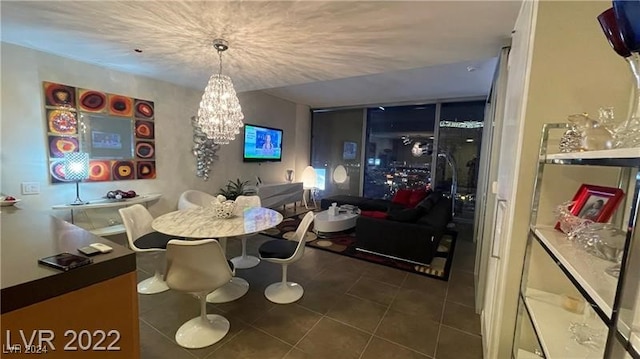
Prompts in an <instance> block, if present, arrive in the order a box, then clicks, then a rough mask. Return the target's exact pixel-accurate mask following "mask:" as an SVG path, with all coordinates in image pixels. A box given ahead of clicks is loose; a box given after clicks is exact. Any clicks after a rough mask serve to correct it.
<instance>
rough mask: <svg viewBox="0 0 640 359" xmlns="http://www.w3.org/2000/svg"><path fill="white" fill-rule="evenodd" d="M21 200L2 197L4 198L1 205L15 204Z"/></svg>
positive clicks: (0, 202)
mask: <svg viewBox="0 0 640 359" xmlns="http://www.w3.org/2000/svg"><path fill="white" fill-rule="evenodd" d="M18 202H20V200H19V199H17V198H16V199H12V200H6V199H4V198H2V200H1V201H0V207H9V206H13V205H14V204H16V203H18Z"/></svg>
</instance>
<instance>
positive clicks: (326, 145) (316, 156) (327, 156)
mask: <svg viewBox="0 0 640 359" xmlns="http://www.w3.org/2000/svg"><path fill="white" fill-rule="evenodd" d="M363 122H364V109H352V110H332V111H314V112H313V116H312V121H311V166H313V168H314V169H315V170H316V173H317V174H318V175H317V179H318V183H317V189H318V190H317V191H318V193H317V194H318V196H319V197H320V198H322V197H327V196H331V195H337V194H346V195H354V196H358V195H359V194H360V169H361V158H362V156H361V153H362V152H361V151H362V128H363ZM338 166H342V167H343V168H344V169H345V172H346V178H345V176H344V172H342V171H340V172H341V173H342V174H343V175H341V176H337V177H336V176H334V172H335V171H336V168H338Z"/></svg>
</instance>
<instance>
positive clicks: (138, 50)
mask: <svg viewBox="0 0 640 359" xmlns="http://www.w3.org/2000/svg"><path fill="white" fill-rule="evenodd" d="M133 51H135V52H137V53H141V52H142V50H140V49H134V50H133Z"/></svg>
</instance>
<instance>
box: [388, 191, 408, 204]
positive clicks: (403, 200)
mask: <svg viewBox="0 0 640 359" xmlns="http://www.w3.org/2000/svg"><path fill="white" fill-rule="evenodd" d="M411 193H412V191H411V190H410V189H399V190H398V192H396V194H394V195H393V199H391V202H393V203H399V204H403V205H405V206H407V205H409V198H411Z"/></svg>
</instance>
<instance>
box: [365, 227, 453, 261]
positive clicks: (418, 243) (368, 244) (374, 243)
mask: <svg viewBox="0 0 640 359" xmlns="http://www.w3.org/2000/svg"><path fill="white" fill-rule="evenodd" d="M444 229H445V228H441V229H439V228H433V227H431V226H427V225H422V224H416V223H406V222H396V221H390V220H385V219H377V218H370V217H363V216H361V217H358V220H357V222H356V247H357V248H360V249H365V250H368V251H372V252H376V253H380V254H385V255H389V256H393V257H398V258H402V259H408V260H410V261H414V262H419V263H424V264H429V263H430V262H431V260H432V259H433V257H434V256H435V253H436V251H437V248H438V245H439V244H440V239H441V238H442V235H443V233H444Z"/></svg>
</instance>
